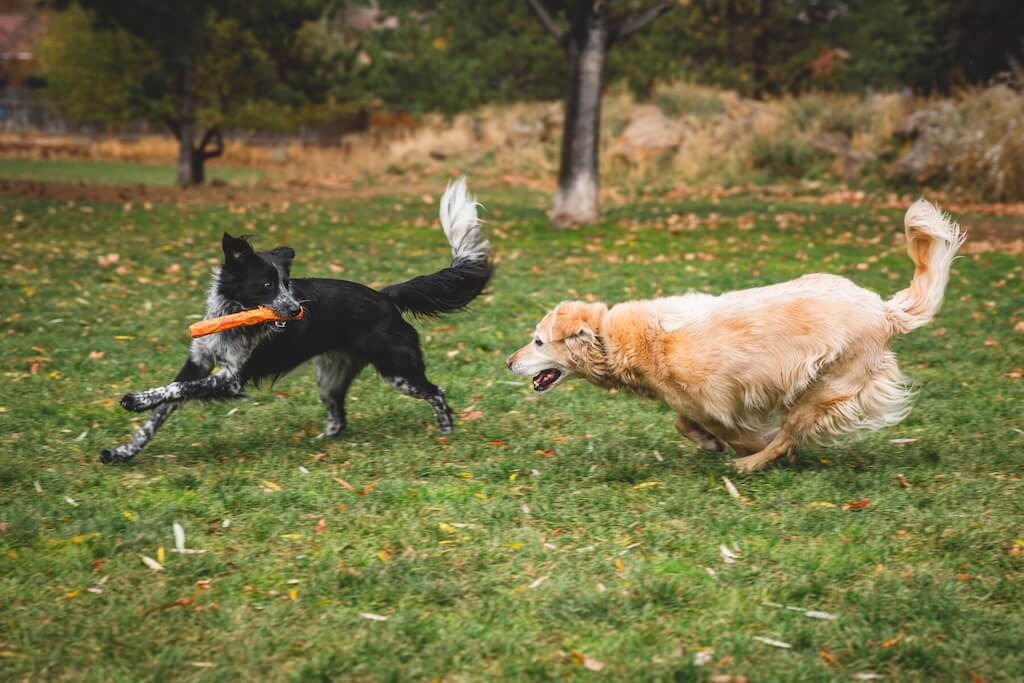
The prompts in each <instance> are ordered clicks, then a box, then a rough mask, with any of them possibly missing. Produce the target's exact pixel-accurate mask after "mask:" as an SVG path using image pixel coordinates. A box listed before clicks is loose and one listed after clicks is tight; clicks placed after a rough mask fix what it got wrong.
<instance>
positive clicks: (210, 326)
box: [188, 306, 305, 339]
mask: <svg viewBox="0 0 1024 683" xmlns="http://www.w3.org/2000/svg"><path fill="white" fill-rule="evenodd" d="M304 314H305V310H303V309H301V308H300V309H299V314H298V315H297V316H295V317H294V318H282V317H281V316H279V315H278V314H277V313H274V312H273V311H272V310H270V309H269V308H267V307H266V306H260V307H259V308H253V309H250V310H248V311H241V312H239V313H232V314H231V315H222V316H220V317H219V318H208V319H206V320H200V321H199V322H197V323H192V324H191V325H189V326H188V333H189V334H191V335H192V338H193V339H195V338H196V337H205V336H206V335H208V334H216V333H217V332H223V331H224V330H233V329H234V328H236V327H248V326H249V325H259V324H260V323H267V322H274V321H279V320H302V316H303V315H304Z"/></svg>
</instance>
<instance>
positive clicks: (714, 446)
mask: <svg viewBox="0 0 1024 683" xmlns="http://www.w3.org/2000/svg"><path fill="white" fill-rule="evenodd" d="M676 430H678V432H679V433H680V434H682V435H683V436H685V437H686V438H687V439H689V440H690V441H692V442H694V443H695V444H697V446H698V447H700V448H703V449H704V450H706V451H713V452H715V453H721V452H722V451H724V450H725V444H723V443H722V442H721V441H719V440H718V439H716V438H715V436H714V435H713V434H711V433H710V432H708V431H707V430H706V429H704V428H703V427H701V426H700V425H699V424H697V423H696V422H694V421H693V420H691V419H689V418H686V417H683V416H682V415H677V416H676Z"/></svg>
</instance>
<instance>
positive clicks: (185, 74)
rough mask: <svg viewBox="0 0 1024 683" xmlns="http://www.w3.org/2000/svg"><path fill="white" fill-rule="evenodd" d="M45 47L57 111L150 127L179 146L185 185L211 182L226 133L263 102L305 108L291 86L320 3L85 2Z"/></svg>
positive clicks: (67, 14) (63, 17) (60, 21)
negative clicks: (208, 174) (305, 29)
mask: <svg viewBox="0 0 1024 683" xmlns="http://www.w3.org/2000/svg"><path fill="white" fill-rule="evenodd" d="M59 4H60V5H61V6H63V7H64V8H65V11H64V12H62V13H61V14H60V15H58V16H57V17H56V18H55V20H54V22H55V25H54V26H53V28H52V30H51V31H50V32H49V35H48V36H47V38H46V40H45V43H44V46H43V61H44V68H43V72H44V75H45V76H46V78H47V81H48V83H49V88H50V92H51V93H52V96H53V98H54V100H55V101H56V102H57V104H58V105H59V106H60V107H61V108H62V109H63V110H64V111H65V112H67V113H68V114H70V115H71V116H73V117H76V118H79V119H80V120H83V121H102V122H121V121H128V120H132V119H138V118H143V119H147V120H150V121H154V122H159V123H160V124H162V125H165V126H166V127H167V128H168V129H169V130H170V131H171V133H173V134H174V136H175V138H177V140H178V143H179V154H178V162H177V182H178V184H179V185H180V186H183V187H184V186H188V185H194V184H198V183H201V182H203V179H204V177H205V163H206V161H208V160H209V159H211V158H214V157H216V156H219V155H220V154H222V153H223V150H224V143H223V137H222V134H221V125H222V124H223V123H224V121H225V119H226V118H228V117H230V116H232V115H233V114H236V113H238V112H239V111H242V110H243V109H244V108H245V107H246V106H247V105H250V104H251V103H253V102H254V101H277V102H292V103H301V102H302V101H303V100H304V99H305V98H306V94H305V93H302V92H300V91H297V90H296V89H295V88H294V87H292V86H290V85H289V84H290V83H292V82H293V80H294V79H290V78H287V76H288V75H289V71H290V70H291V71H297V70H296V69H294V68H291V69H290V67H294V66H295V64H296V62H297V57H296V55H295V53H294V46H295V39H294V37H295V35H296V32H297V31H298V30H299V29H300V28H301V27H302V26H303V24H304V23H305V22H306V21H307V20H309V19H313V18H315V17H316V16H317V15H318V13H319V11H320V9H321V7H320V6H321V5H322V3H318V2H315V0H251V1H249V2H245V1H244V0H152V1H150V2H138V1H137V0H80V1H79V2H78V4H71V3H69V2H66V1H65V2H62V3H59Z"/></svg>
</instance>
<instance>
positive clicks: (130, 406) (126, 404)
mask: <svg viewBox="0 0 1024 683" xmlns="http://www.w3.org/2000/svg"><path fill="white" fill-rule="evenodd" d="M121 407H122V408H124V409H125V410H130V411H132V412H133V413H138V412H142V411H143V410H145V409H146V408H148V407H149V406H147V405H146V404H145V402H144V401H143V400H142V398H141V397H140V396H139V395H138V394H125V395H124V396H122V397H121Z"/></svg>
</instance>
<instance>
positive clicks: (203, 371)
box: [100, 358, 213, 463]
mask: <svg viewBox="0 0 1024 683" xmlns="http://www.w3.org/2000/svg"><path fill="white" fill-rule="evenodd" d="M212 367H213V366H212V364H211V363H207V362H205V361H204V362H198V363H197V362H196V361H194V360H193V359H192V358H189V359H188V360H186V361H185V365H183V366H182V368H181V370H179V371H178V374H177V376H176V377H175V378H174V381H175V382H187V381H190V380H196V379H201V378H202V377H205V376H206V375H208V374H209V373H210V369H211V368H212ZM181 404H182V401H175V402H173V403H164V404H163V405H160V406H158V407H157V408H156V409H155V410H154V411H153V414H152V415H150V416H149V418H148V419H147V420H146V421H145V422H144V423H143V424H142V426H141V427H139V430H138V431H137V432H135V434H133V435H132V438H131V439H129V441H128V443H126V444H123V445H121V446H118V447H117V448H104V449H103V450H102V451H101V452H100V462H103V463H112V462H126V461H128V460H131V459H132V458H134V457H135V456H136V455H138V453H139V451H141V450H142V449H143V448H145V446H146V444H148V443H149V442H150V441H151V440H152V439H153V436H154V435H155V434H156V430H158V429H160V425H162V424H163V423H164V422H166V421H167V418H169V417H170V416H171V413H173V412H174V411H175V410H177V409H178V408H180V407H181Z"/></svg>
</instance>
